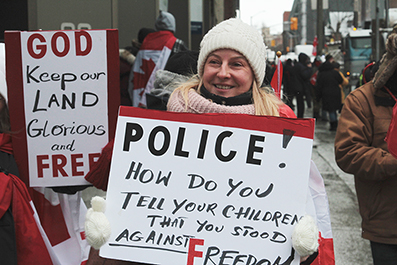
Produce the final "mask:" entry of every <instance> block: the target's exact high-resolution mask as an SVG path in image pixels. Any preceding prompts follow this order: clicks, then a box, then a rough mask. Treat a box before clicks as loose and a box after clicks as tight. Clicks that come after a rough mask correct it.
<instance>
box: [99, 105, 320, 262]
mask: <svg viewBox="0 0 397 265" xmlns="http://www.w3.org/2000/svg"><path fill="white" fill-rule="evenodd" d="M255 128H256V129H255ZM313 132H314V125H313V122H312V120H295V119H286V118H276V117H258V116H248V115H233V114H222V115H219V114H208V115H195V114H181V113H169V112H159V111H151V110H142V109H137V108H124V107H122V108H121V109H120V114H119V119H118V124H117V129H116V138H115V144H114V150H113V157H112V165H111V172H110V179H109V186H108V193H107V211H106V216H107V217H108V219H109V221H110V223H111V225H112V235H111V238H110V240H109V242H108V243H107V244H106V245H105V246H104V247H102V248H101V251H100V255H101V256H103V257H108V258H116V259H122V260H130V261H138V262H145V263H151V264H162V265H166V264H169V265H174V264H189V265H190V264H203V265H206V264H208V265H209V264H299V258H297V256H296V254H294V252H293V250H292V245H291V234H292V230H293V228H294V226H295V225H296V223H297V222H298V220H299V218H300V217H301V216H302V215H303V214H304V210H305V202H306V195H307V188H308V177H309V166H310V157H311V147H312V139H313Z"/></svg>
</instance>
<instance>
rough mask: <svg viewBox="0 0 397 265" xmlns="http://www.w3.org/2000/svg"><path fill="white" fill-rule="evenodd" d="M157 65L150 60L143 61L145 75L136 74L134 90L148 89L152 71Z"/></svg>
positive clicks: (142, 67)
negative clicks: (147, 84) (147, 85)
mask: <svg viewBox="0 0 397 265" xmlns="http://www.w3.org/2000/svg"><path fill="white" fill-rule="evenodd" d="M155 66H156V64H155V63H154V62H153V60H152V59H151V58H150V59H149V60H144V59H142V65H141V67H140V68H141V69H142V71H143V72H144V73H143V74H141V73H137V72H134V89H140V88H144V87H146V83H147V81H148V80H149V78H150V75H151V74H152V71H153V69H154V67H155Z"/></svg>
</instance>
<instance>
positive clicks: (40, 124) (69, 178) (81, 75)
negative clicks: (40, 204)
mask: <svg viewBox="0 0 397 265" xmlns="http://www.w3.org/2000/svg"><path fill="white" fill-rule="evenodd" d="M5 43H6V75H7V87H8V103H9V110H10V122H11V130H12V131H13V133H14V135H13V146H14V156H15V158H16V160H17V162H18V167H19V170H20V175H21V178H22V179H23V180H24V181H25V183H29V185H30V187H47V186H68V185H84V184H88V182H86V181H85V180H84V175H85V174H86V173H87V172H88V171H89V168H90V165H91V164H92V163H93V162H94V161H96V160H97V159H98V157H99V154H100V152H101V148H102V147H103V146H105V145H106V143H107V142H108V141H109V138H113V136H114V129H115V124H116V118H117V109H118V106H119V102H120V92H119V56H118V32H117V30H71V31H32V32H20V31H8V32H5Z"/></svg>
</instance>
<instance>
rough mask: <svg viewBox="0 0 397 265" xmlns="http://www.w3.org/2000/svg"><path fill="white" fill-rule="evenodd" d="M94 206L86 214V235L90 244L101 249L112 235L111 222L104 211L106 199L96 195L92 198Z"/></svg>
mask: <svg viewBox="0 0 397 265" xmlns="http://www.w3.org/2000/svg"><path fill="white" fill-rule="evenodd" d="M91 206H92V208H90V209H88V211H87V214H86V216H85V223H84V227H85V236H86V239H87V242H88V244H90V245H91V246H92V247H93V248H95V249H100V248H101V247H102V246H103V245H104V244H105V243H106V241H108V240H109V237H110V233H111V231H110V223H109V220H108V219H107V218H106V216H105V214H104V212H105V209H106V201H105V199H104V198H102V197H99V196H95V197H93V198H92V199H91Z"/></svg>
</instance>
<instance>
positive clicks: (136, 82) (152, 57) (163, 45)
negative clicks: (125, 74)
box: [129, 31, 176, 107]
mask: <svg viewBox="0 0 397 265" xmlns="http://www.w3.org/2000/svg"><path fill="white" fill-rule="evenodd" d="M175 42H176V37H175V36H174V34H173V33H172V32H170V31H157V32H153V33H149V34H148V35H147V36H146V37H145V39H144V40H143V43H142V46H141V47H140V49H139V52H138V54H137V56H136V59H135V62H134V66H133V68H132V69H131V74H130V87H129V91H130V93H132V94H133V102H132V106H134V107H140V106H146V93H149V92H150V90H152V89H153V87H154V79H155V74H156V72H157V70H160V69H164V67H165V65H166V63H167V61H168V58H169V57H170V55H171V51H172V47H174V44H175Z"/></svg>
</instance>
